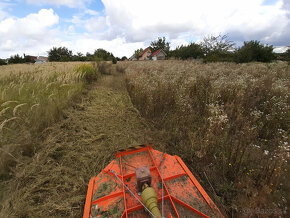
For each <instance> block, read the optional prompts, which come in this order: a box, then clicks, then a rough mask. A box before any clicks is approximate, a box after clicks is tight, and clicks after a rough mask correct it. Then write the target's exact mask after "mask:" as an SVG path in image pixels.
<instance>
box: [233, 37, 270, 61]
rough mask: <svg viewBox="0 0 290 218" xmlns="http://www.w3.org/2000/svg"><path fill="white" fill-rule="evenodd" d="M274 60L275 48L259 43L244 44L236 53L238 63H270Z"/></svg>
mask: <svg viewBox="0 0 290 218" xmlns="http://www.w3.org/2000/svg"><path fill="white" fill-rule="evenodd" d="M274 59H275V55H274V53H273V46H268V45H262V44H260V42H259V41H249V42H244V45H243V46H242V47H241V48H239V49H238V51H237V52H236V62H237V63H247V62H253V61H259V62H270V61H272V60H274Z"/></svg>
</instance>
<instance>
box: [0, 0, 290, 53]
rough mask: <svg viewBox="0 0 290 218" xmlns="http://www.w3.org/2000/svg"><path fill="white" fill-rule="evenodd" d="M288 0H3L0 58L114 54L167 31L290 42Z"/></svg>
mask: <svg viewBox="0 0 290 218" xmlns="http://www.w3.org/2000/svg"><path fill="white" fill-rule="evenodd" d="M289 21H290V0H218V1H217V0H202V1H201V0H146V1H144V0H141V1H139V0H0V58H6V57H9V56H10V55H13V54H16V53H19V54H23V53H25V54H30V55H46V51H48V50H49V49H50V48H52V47H53V46H66V47H68V48H69V49H71V50H73V52H77V51H80V52H82V53H84V54H85V53H86V52H93V51H94V50H95V49H97V48H104V49H106V50H108V51H110V52H112V53H113V54H114V55H115V56H119V57H122V56H124V55H126V56H130V55H131V54H132V53H133V51H134V50H135V49H137V48H140V47H145V46H147V45H149V44H150V41H152V40H154V39H156V38H157V37H158V36H165V37H166V38H167V39H169V41H170V42H171V47H173V48H174V47H175V46H177V45H180V44H187V43H188V42H195V41H199V40H201V39H202V38H203V37H204V36H205V35H209V34H219V33H221V34H228V36H229V38H230V39H231V40H232V41H234V42H236V43H237V44H241V43H242V42H243V41H248V40H252V39H255V40H260V41H261V42H263V43H267V44H272V45H274V46H285V45H290V22H289Z"/></svg>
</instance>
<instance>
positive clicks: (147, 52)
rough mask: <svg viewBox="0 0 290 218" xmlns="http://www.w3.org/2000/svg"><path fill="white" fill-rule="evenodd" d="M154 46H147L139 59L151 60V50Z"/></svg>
mask: <svg viewBox="0 0 290 218" xmlns="http://www.w3.org/2000/svg"><path fill="white" fill-rule="evenodd" d="M151 50H152V48H151V47H148V48H146V49H145V50H144V51H143V52H142V53H141V54H140V55H139V61H143V60H150V59H151V54H152V52H151Z"/></svg>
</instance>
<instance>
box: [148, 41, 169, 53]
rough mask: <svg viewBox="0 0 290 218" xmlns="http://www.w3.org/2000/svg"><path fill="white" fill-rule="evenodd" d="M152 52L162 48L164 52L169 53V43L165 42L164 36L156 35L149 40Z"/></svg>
mask: <svg viewBox="0 0 290 218" xmlns="http://www.w3.org/2000/svg"><path fill="white" fill-rule="evenodd" d="M150 45H151V47H152V52H155V51H157V50H158V49H163V51H165V53H166V54H169V50H170V43H169V42H166V38H165V37H158V39H157V40H155V41H152V42H151V44H150Z"/></svg>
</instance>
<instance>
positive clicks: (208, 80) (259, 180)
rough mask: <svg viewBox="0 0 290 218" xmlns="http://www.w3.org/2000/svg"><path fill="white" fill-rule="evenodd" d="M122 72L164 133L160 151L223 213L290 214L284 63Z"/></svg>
mask: <svg viewBox="0 0 290 218" xmlns="http://www.w3.org/2000/svg"><path fill="white" fill-rule="evenodd" d="M126 73H127V89H128V92H129V94H130V96H131V99H132V102H133V104H134V105H135V106H136V107H137V108H138V110H139V111H140V113H141V114H142V115H143V116H144V117H145V118H147V119H148V120H150V121H152V122H153V123H154V125H155V126H156V127H157V128H158V129H160V130H162V131H164V132H165V133H166V134H165V139H166V141H167V152H171V153H174V154H176V153H177V154H178V155H180V156H181V157H182V158H183V159H185V161H186V163H187V164H188V165H189V166H190V168H191V169H192V171H194V172H195V173H196V174H197V175H199V176H200V179H201V180H202V183H203V184H204V186H205V187H207V186H208V180H209V181H210V183H211V184H212V185H213V187H214V190H215V192H216V195H215V196H213V197H214V198H216V201H219V202H220V204H221V205H225V210H227V211H228V212H229V213H231V214H232V213H238V211H239V210H240V208H241V207H246V208H257V207H259V208H269V207H271V208H273V207H274V208H277V209H281V210H282V211H283V213H287V212H289V211H287V204H288V205H289V203H290V198H289V196H290V184H289V181H288V180H287V178H290V177H289V170H290V167H289V161H290V155H289V152H290V146H289V144H288V143H289V129H290V128H289V127H290V126H289V124H290V110H289V109H290V105H289V102H290V98H289V93H290V90H289V82H290V81H289V76H290V67H289V66H288V65H287V63H269V64H262V63H251V64H234V63H211V64H203V63H200V62H194V61H161V62H130V63H127V64H126ZM204 175H207V177H208V180H207V178H206V177H205V176H204ZM287 176H288V177H287ZM288 210H289V209H288Z"/></svg>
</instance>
